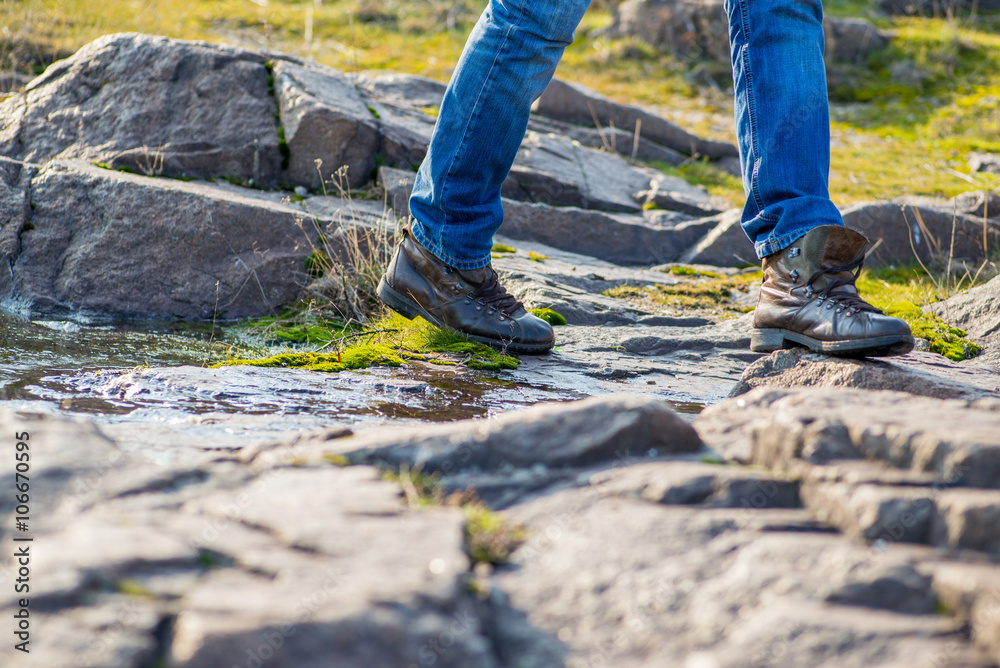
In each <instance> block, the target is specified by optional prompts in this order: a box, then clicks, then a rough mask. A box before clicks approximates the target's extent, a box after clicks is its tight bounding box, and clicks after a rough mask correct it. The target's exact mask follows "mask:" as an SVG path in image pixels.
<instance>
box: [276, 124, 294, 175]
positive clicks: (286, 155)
mask: <svg viewBox="0 0 1000 668" xmlns="http://www.w3.org/2000/svg"><path fill="white" fill-rule="evenodd" d="M278 153H280V154H281V168H282V169H288V163H289V162H290V161H291V159H292V151H291V149H289V148H288V142H287V141H286V140H285V128H284V127H282V126H281V125H279V126H278Z"/></svg>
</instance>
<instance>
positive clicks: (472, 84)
mask: <svg viewBox="0 0 1000 668" xmlns="http://www.w3.org/2000/svg"><path fill="white" fill-rule="evenodd" d="M589 2H590V0H492V1H491V2H490V5H489V6H488V7H487V8H486V10H485V11H484V12H483V15H482V16H481V17H480V19H479V22H478V23H477V24H476V26H475V28H474V29H473V31H472V34H471V35H470V36H469V40H468V42H467V43H466V46H465V50H464V52H463V53H462V57H461V59H460V60H459V62H458V66H457V68H456V69H455V73H454V75H453V76H452V79H451V82H450V83H449V84H448V89H447V91H446V93H445V97H444V101H443V102H442V104H441V110H440V114H439V116H438V121H437V125H436V127H435V130H434V135H433V137H432V139H431V145H430V149H429V151H428V153H427V157H426V159H425V160H424V162H423V164H421V166H420V171H419V173H418V174H417V179H416V183H415V184H414V188H413V195H412V196H411V198H410V212H411V213H412V214H413V217H414V218H415V219H416V222H415V223H414V226H413V234H414V237H416V239H417V240H418V241H419V242H420V243H421V244H422V245H423V246H425V247H426V248H427V249H428V250H430V251H431V252H432V253H434V254H435V255H436V256H437V257H439V258H441V259H442V260H444V261H445V262H447V263H448V264H449V265H451V266H453V267H455V268H458V269H478V268H481V267H485V266H486V265H488V264H489V262H490V249H491V248H492V245H493V235H494V234H495V233H496V231H497V230H498V229H499V228H500V224H501V223H502V222H503V209H502V208H501V205H500V187H501V185H502V184H503V182H504V180H505V179H506V178H507V174H508V172H509V171H510V167H511V165H512V164H513V162H514V157H515V155H516V154H517V149H518V147H519V146H520V145H521V140H522V139H524V133H525V131H526V130H527V127H528V115H529V113H530V111H531V103H532V102H534V100H535V99H536V98H537V97H538V96H539V95H541V94H542V92H543V91H544V90H545V87H546V86H548V83H549V81H550V80H551V78H552V75H553V74H554V73H555V70H556V66H557V65H558V63H559V59H560V58H561V57H562V54H563V50H564V49H565V48H566V47H567V46H568V45H569V44H571V43H572V41H573V33H574V31H575V30H576V26H577V24H578V23H579V22H580V19H581V18H582V17H583V13H584V11H585V10H586V9H587V5H588V4H589Z"/></svg>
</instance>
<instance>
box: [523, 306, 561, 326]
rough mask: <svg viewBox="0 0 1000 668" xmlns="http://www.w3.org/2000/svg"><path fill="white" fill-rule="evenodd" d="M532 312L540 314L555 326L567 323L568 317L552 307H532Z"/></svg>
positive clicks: (539, 315) (540, 316)
mask: <svg viewBox="0 0 1000 668" xmlns="http://www.w3.org/2000/svg"><path fill="white" fill-rule="evenodd" d="M531 313H532V314H534V315H536V316H538V317H539V318H541V319H542V320H544V321H545V322H547V323H549V324H550V325H552V326H553V327H562V326H564V325H566V324H567V323H566V317H565V316H564V315H562V314H561V313H557V312H556V311H553V310H552V309H550V308H533V309H531Z"/></svg>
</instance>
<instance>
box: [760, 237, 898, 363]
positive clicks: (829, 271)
mask: <svg viewBox="0 0 1000 668" xmlns="http://www.w3.org/2000/svg"><path fill="white" fill-rule="evenodd" d="M867 244H868V239H867V238H865V236H864V235H862V234H859V233H857V232H855V231H854V230H850V229H848V228H846V227H840V226H838V225H821V226H819V227H816V228H814V229H812V230H810V231H809V233H808V234H806V235H805V236H804V237H802V238H801V239H799V240H798V241H796V242H795V243H794V244H792V245H791V246H789V247H788V248H785V249H784V250H781V251H778V252H777V253H774V254H773V255H768V256H767V257H765V258H764V262H763V264H764V284H763V285H762V286H761V289H760V300H759V301H758V302H757V310H756V311H755V312H754V318H753V324H754V329H753V331H752V333H751V335H750V350H753V351H754V352H761V353H769V352H772V351H774V350H778V349H780V348H790V347H792V346H793V345H796V344H798V345H802V346H805V347H807V348H809V349H811V350H815V351H817V352H822V353H827V354H829V355H844V356H850V357H862V356H866V355H872V356H882V355H885V356H887V355H904V354H906V353H908V352H910V351H911V350H913V336H912V334H911V333H910V327H909V326H908V325H907V324H906V323H905V322H903V321H902V320H900V319H898V318H892V317H890V316H887V315H885V314H884V313H882V311H880V310H879V309H877V308H875V307H874V306H872V305H871V304H869V303H868V302H866V301H865V300H863V299H862V298H861V297H860V296H859V295H858V290H857V288H856V287H855V285H854V282H855V281H856V280H857V278H858V274H859V273H860V272H861V265H862V263H863V262H864V259H865V253H864V251H865V246H866V245H867Z"/></svg>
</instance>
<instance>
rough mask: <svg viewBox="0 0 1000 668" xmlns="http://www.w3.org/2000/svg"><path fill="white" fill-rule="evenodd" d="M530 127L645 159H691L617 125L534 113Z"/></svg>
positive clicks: (669, 161)
mask: <svg viewBox="0 0 1000 668" xmlns="http://www.w3.org/2000/svg"><path fill="white" fill-rule="evenodd" d="M528 129H529V130H534V131H535V132H542V133H549V132H555V133H556V134H560V135H563V136H566V137H569V138H570V139H572V140H573V141H577V142H580V144H582V145H583V146H587V147H589V148H596V149H603V150H605V151H610V152H612V153H617V154H619V155H623V156H626V157H628V158H635V159H638V160H644V161H646V162H653V161H659V162H663V163H666V164H668V165H674V166H678V165H681V164H683V163H684V161H685V160H689V159H690V157H689V156H687V155H685V154H684V153H681V152H680V151H676V150H674V149H672V148H669V147H667V146H664V145H663V144H658V143H656V142H654V141H650V140H648V139H646V138H645V137H644V136H643V135H642V133H641V132H640V133H639V136H638V137H637V136H636V133H635V131H632V132H628V131H626V130H622V129H621V128H617V127H601V128H596V127H592V126H591V127H587V126H583V125H574V124H573V123H565V122H563V121H557V120H555V119H553V118H547V117H544V116H540V115H537V114H533V115H532V116H531V118H530V119H529V120H528ZM636 140H638V141H636Z"/></svg>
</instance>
